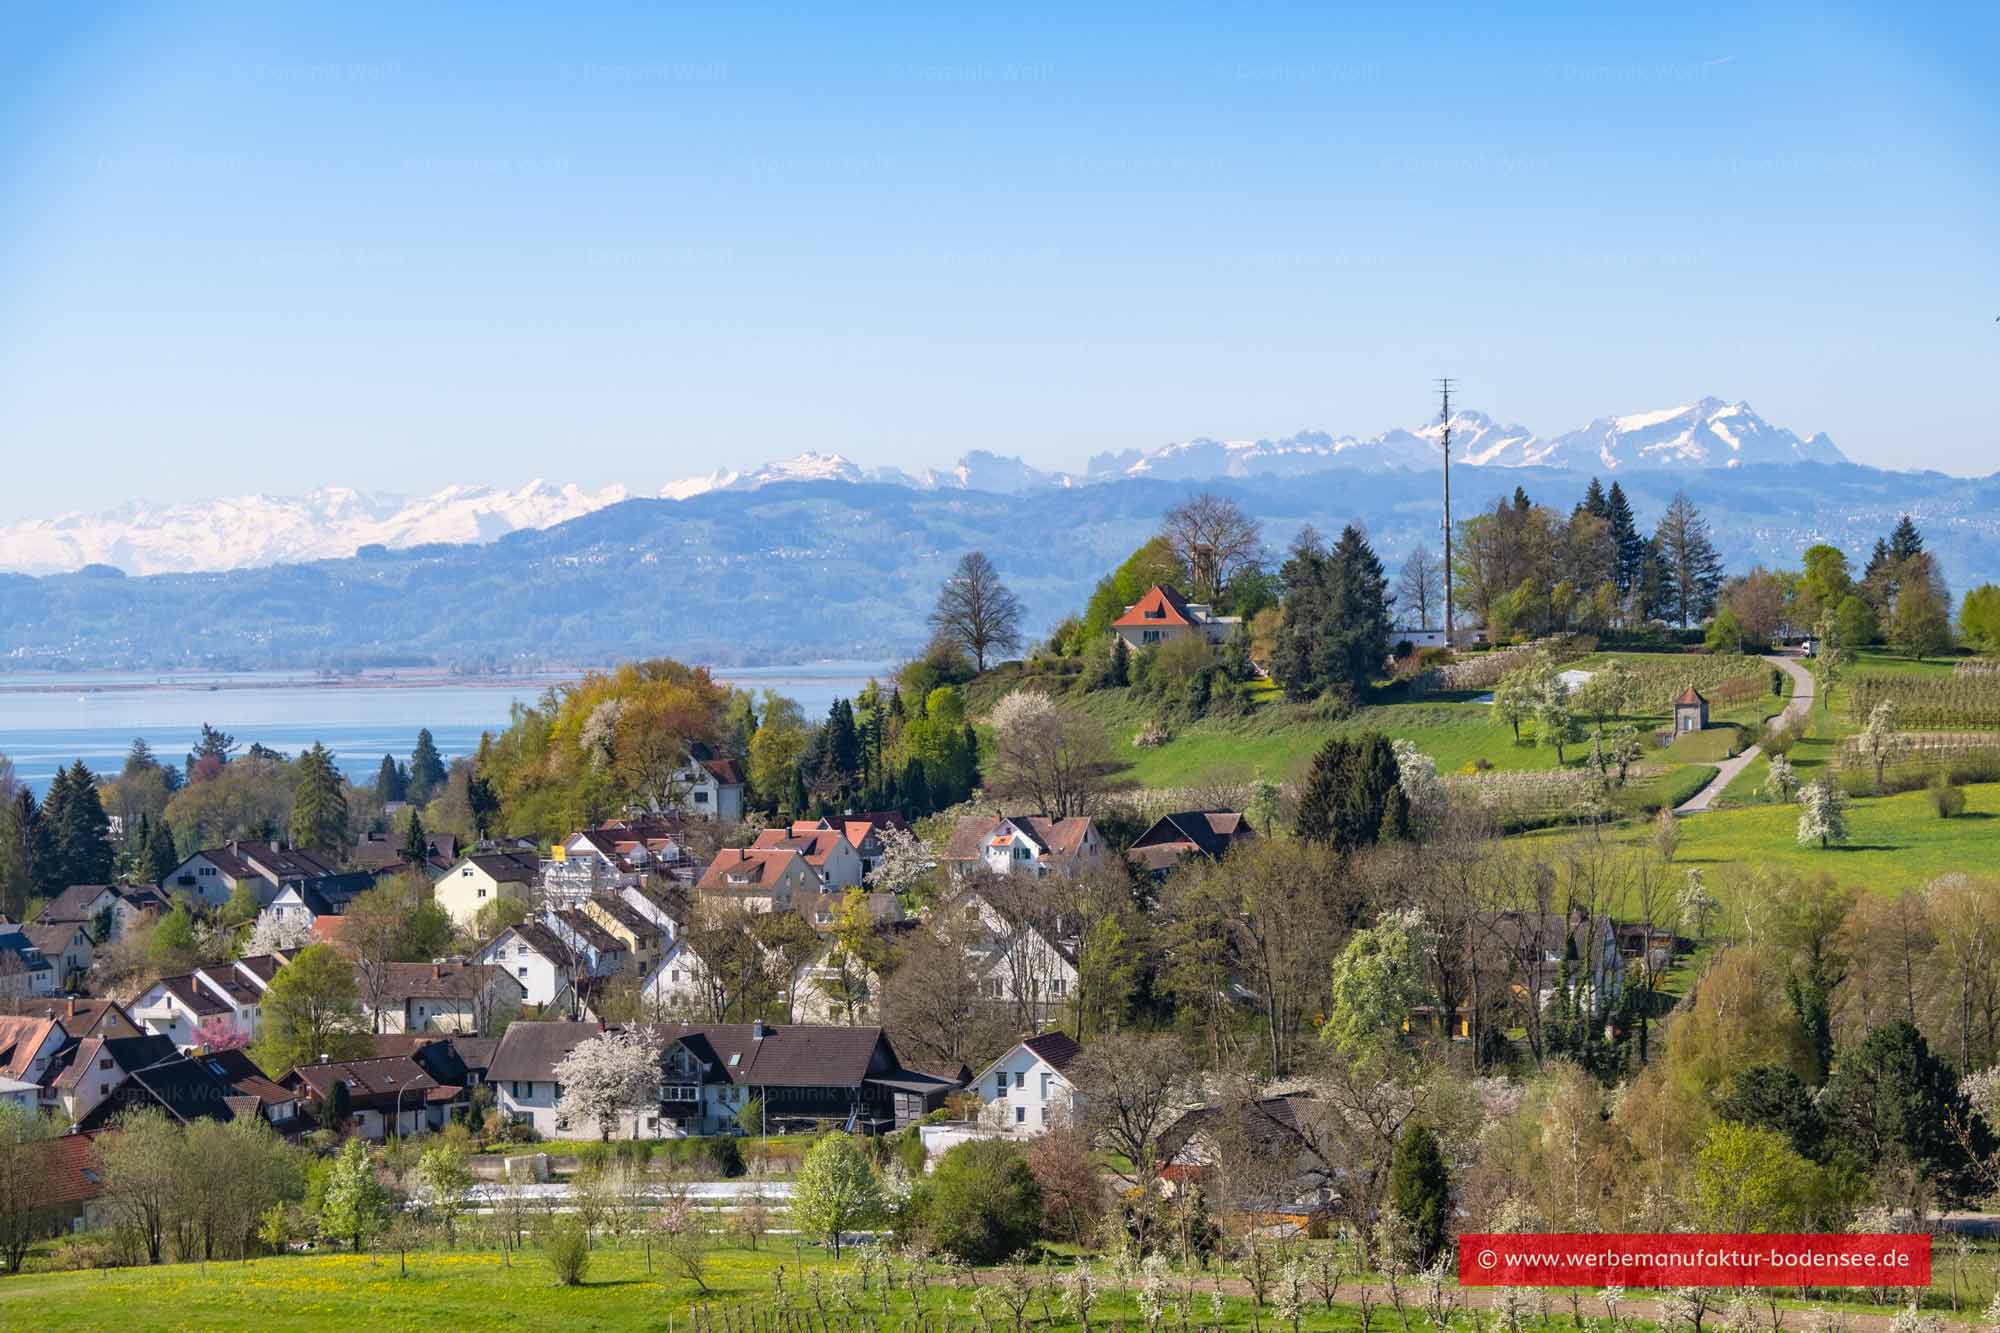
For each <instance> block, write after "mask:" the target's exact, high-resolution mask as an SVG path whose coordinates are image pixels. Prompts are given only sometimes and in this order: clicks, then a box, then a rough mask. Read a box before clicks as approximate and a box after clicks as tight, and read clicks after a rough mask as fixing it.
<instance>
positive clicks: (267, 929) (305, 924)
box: [243, 912, 313, 956]
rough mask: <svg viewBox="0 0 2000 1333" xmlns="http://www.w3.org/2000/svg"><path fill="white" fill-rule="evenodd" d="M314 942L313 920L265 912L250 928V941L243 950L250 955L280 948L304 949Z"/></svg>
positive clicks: (270, 951)
mask: <svg viewBox="0 0 2000 1333" xmlns="http://www.w3.org/2000/svg"><path fill="white" fill-rule="evenodd" d="M312 942H313V933H312V923H311V922H309V921H302V920H299V919H298V918H296V917H280V916H275V915H273V914H272V913H270V912H265V913H263V914H261V915H260V916H258V918H257V924H256V925H254V926H252V927H251V928H250V942H249V943H248V944H246V945H244V946H243V952H244V953H245V954H246V955H250V956H255V955H257V954H266V953H276V952H277V951H278V950H280V949H285V950H291V949H303V948H305V947H306V946H307V945H308V944H311V943H312Z"/></svg>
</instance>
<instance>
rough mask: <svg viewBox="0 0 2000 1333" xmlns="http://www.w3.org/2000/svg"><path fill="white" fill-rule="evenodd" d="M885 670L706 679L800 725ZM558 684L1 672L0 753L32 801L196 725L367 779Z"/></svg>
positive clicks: (457, 744)
mask: <svg viewBox="0 0 2000 1333" xmlns="http://www.w3.org/2000/svg"><path fill="white" fill-rule="evenodd" d="M887 670H888V667H886V666H885V665H883V664H880V663H871V662H825V663H818V664H815V665H811V666H790V667H735V668H729V669H726V670H718V671H717V672H716V675H717V676H718V677H719V678H720V679H722V680H725V681H727V682H729V683H730V684H732V685H739V686H742V687H743V688H745V689H751V690H759V691H761V690H764V689H767V688H768V689H774V690H776V691H778V693H780V694H785V695H789V696H791V697H792V698H793V699H796V700H798V703H799V706H800V707H801V708H802V709H803V710H804V711H805V714H806V716H807V717H808V718H818V717H822V716H824V715H825V713H826V710H827V708H828V707H829V706H830V705H831V704H832V703H833V701H834V699H835V698H836V697H840V696H849V697H851V696H852V695H853V694H854V692H855V691H857V690H859V689H860V688H861V687H862V686H863V685H864V684H866V683H867V681H868V678H869V677H870V676H872V675H880V674H882V673H884V672H886V671H887ZM560 679H561V678H560V677H546V678H543V677H536V678H525V677H524V678H521V679H518V680H511V681H498V682H494V683H490V684H488V683H482V684H459V683H424V684H411V683H400V682H396V681H393V680H386V679H380V678H377V679H375V683H373V684H370V685H367V686H354V685H326V684H320V683H317V682H315V681H314V679H313V678H312V677H311V676H310V675H309V674H305V673H298V672H270V673H242V672H239V673H233V674H227V675H224V674H215V675H208V674H198V673H191V672H189V673H178V674H175V675H173V676H148V675H143V674H138V673H132V672H122V673H119V672H102V673H92V674H88V675H74V676H62V675H48V674H39V673H32V674H31V673H21V674H15V675H5V676H0V754H5V755H6V756H7V757H8V758H10V759H12V760H13V761H14V770H15V774H16V776H18V777H19V778H21V779H22V780H23V781H24V782H27V783H28V784H29V785H30V786H32V787H33V788H34V789H35V791H36V793H37V794H40V793H41V792H42V791H44V790H46V789H47V787H48V783H49V780H50V779H51V778H52V777H54V775H55V772H56V769H57V768H58V767H67V766H68V765H69V764H70V763H71V762H73V761H74V760H77V759H81V760H83V762H84V763H85V764H88V765H89V766H90V767H91V768H92V769H93V770H95V771H97V772H100V773H103V772H116V771H117V769H118V767H119V766H120V765H121V764H122V763H123V762H124V760H125V752H126V750H127V749H129V748H130V747H131V744H132V738H133V737H135V736H143V737H145V738H146V741H147V743H148V744H150V745H151V746H152V747H153V752H154V753H155V754H157V755H158V756H159V757H160V758H161V760H162V761H169V760H171V761H176V762H177V761H179V760H180V759H181V758H182V757H183V756H185V755H186V753H187V752H188V751H189V750H190V749H192V748H193V746H194V742H195V737H196V736H197V735H199V734H200V731H201V724H202V723H203V722H207V723H209V724H211V725H212V726H215V727H219V728H220V729H222V730H223V731H226V732H229V733H230V734H231V735H233V736H235V737H236V739H237V740H238V741H240V742H242V743H243V744H244V745H245V746H248V745H249V744H250V743H251V742H252V741H258V742H262V743H263V744H264V745H267V746H269V747H270V748H271V749H274V750H280V751H283V752H284V753H286V754H297V753H298V752H299V751H300V750H304V749H307V748H309V747H310V746H311V745H312V743H313V742H314V741H320V742H322V743H323V744H325V745H326V747H327V748H328V749H330V750H332V751H333V752H334V757H335V760H336V762H338V763H339V765H340V767H341V768H342V770H344V771H345V772H346V773H347V774H348V776H349V777H351V778H354V779H355V780H356V781H367V780H368V779H370V778H372V777H373V776H374V774H375V770H376V769H377V768H378V767H380V765H381V763H382V756H383V755H384V754H394V755H396V756H397V757H398V758H399V759H404V760H407V759H408V757H409V753H410V747H411V746H412V745H414V744H415V743H416V737H417V730H418V728H420V727H429V728H430V729H431V735H432V736H433V737H435V738H436V740H437V745H438V749H439V750H441V751H442V752H443V753H444V757H445V759H446V761H447V762H449V761H450V760H451V758H452V757H453V756H455V755H461V754H470V753H472V751H474V750H475V749H477V748H478V746H479V735H480V733H481V732H483V731H489V730H490V731H497V730H499V729H501V728H503V727H505V726H506V725H507V714H508V710H509V709H511V708H512V707H513V705H514V704H515V703H516V702H519V703H523V704H532V703H534V702H535V700H536V699H538V698H539V697H540V696H541V694H542V691H543V690H545V689H547V688H548V687H549V686H551V685H553V684H556V683H558V681H559V680H560Z"/></svg>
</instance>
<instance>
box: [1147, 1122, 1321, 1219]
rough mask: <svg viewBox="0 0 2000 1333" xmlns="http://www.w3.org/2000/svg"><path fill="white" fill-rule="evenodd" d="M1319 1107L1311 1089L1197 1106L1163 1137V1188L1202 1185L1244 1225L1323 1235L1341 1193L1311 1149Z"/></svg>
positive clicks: (1223, 1209)
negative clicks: (1335, 1201) (1310, 1141)
mask: <svg viewBox="0 0 2000 1333" xmlns="http://www.w3.org/2000/svg"><path fill="white" fill-rule="evenodd" d="M1315 1109H1316V1103H1315V1102H1314V1100H1313V1099H1312V1097H1311V1096H1310V1095H1309V1094H1306V1093H1286V1094H1284V1095H1281V1096H1277V1097H1261V1098H1257V1099H1255V1100H1239V1101H1234V1102H1220V1103H1213V1104H1210V1105H1208V1106H1198V1107H1196V1108H1194V1109H1193V1110H1191V1111H1189V1112H1188V1113H1187V1114H1185V1115H1183V1116H1182V1117H1181V1118H1180V1119H1179V1120H1176V1121H1175V1122H1174V1123H1173V1124H1172V1125H1170V1126H1168V1127H1167V1130H1166V1132H1165V1133H1163V1134H1162V1135H1161V1136H1160V1148H1159V1159H1160V1162H1161V1164H1162V1165H1161V1172H1160V1175H1161V1181H1162V1186H1163V1188H1164V1189H1165V1191H1166V1192H1167V1193H1168V1194H1169V1195H1174V1194H1178V1193H1180V1192H1181V1191H1183V1190H1185V1189H1187V1188H1188V1187H1189V1186H1191V1185H1200V1186H1201V1187H1202V1188H1203V1190H1204V1192H1205V1194H1206V1196H1207V1197H1208V1199H1209V1200H1210V1201H1211V1204H1212V1205H1213V1206H1216V1207H1217V1208H1218V1210H1219V1211H1221V1212H1223V1213H1224V1214H1226V1215H1227V1216H1228V1217H1229V1218H1230V1219H1231V1220H1232V1224H1233V1225H1235V1226H1238V1227H1242V1228H1246V1229H1255V1230H1259V1231H1265V1232H1272V1233H1277V1234H1287V1233H1289V1234H1294V1235H1300V1236H1324V1235H1325V1234H1326V1228H1327V1226H1328V1224H1329V1221H1330V1218H1331V1213H1332V1203H1333V1201H1334V1199H1335V1197H1336V1195H1335V1190H1334V1188H1333V1181H1332V1179H1331V1176H1330V1173H1329V1172H1328V1169H1327V1164H1326V1163H1325V1162H1324V1161H1322V1160H1320V1159H1319V1158H1318V1157H1317V1156H1315V1155H1314V1154H1313V1153H1312V1152H1311V1151H1310V1150H1309V1149H1308V1147H1307V1142H1308V1135H1309V1134H1310V1133H1311V1132H1312V1124H1311V1119H1310V1118H1311V1117H1312V1116H1313V1115H1314V1114H1315ZM1322 1114H1323V1113H1322Z"/></svg>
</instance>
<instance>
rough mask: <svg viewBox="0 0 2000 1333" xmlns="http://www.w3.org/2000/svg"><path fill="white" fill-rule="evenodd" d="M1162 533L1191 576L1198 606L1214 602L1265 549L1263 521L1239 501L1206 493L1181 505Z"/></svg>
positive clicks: (1191, 591)
mask: <svg viewBox="0 0 2000 1333" xmlns="http://www.w3.org/2000/svg"><path fill="white" fill-rule="evenodd" d="M1160 535H1161V536H1162V537H1165V538H1166V539H1167V544H1168V545H1169V546H1171V547H1173V549H1174V555H1175V556H1176V557H1177V558H1178V559H1179V560H1180V562H1181V565H1182V567H1183V568H1185V569H1186V570H1187V572H1188V584H1189V587H1188V592H1189V595H1190V596H1192V597H1193V598H1194V600H1195V601H1197V602H1210V603H1212V602H1214V601H1215V600H1216V598H1218V597H1220V596H1221V595H1222V590H1223V588H1224V586H1225V585H1227V584H1228V582H1229V577H1230V575H1232V574H1234V573H1236V571H1237V570H1239V569H1241V568H1243V567H1244V566H1245V565H1247V564H1249V563H1251V562H1252V561H1254V560H1255V559H1256V558H1257V555H1258V553H1259V552H1260V551H1261V550H1262V549H1263V543H1264V536H1263V531H1262V529H1261V528H1259V527H1258V525H1257V520H1255V519H1253V518H1251V517H1250V516H1249V515H1248V514H1246V513H1244V512H1243V510H1242V508H1241V507H1240V506H1238V505H1237V503H1236V502H1235V501H1234V500H1226V499H1224V498H1223V497H1221V496H1219V495H1215V494H1212V493H1210V492H1208V491H1203V492H1202V493H1201V494H1200V495H1197V496H1195V497H1194V498H1192V499H1190V500H1188V501H1186V502H1185V503H1182V504H1178V505H1175V506H1174V507H1173V508H1172V509H1169V510H1168V511H1167V515H1166V517H1165V518H1164V519H1162V520H1161V522H1160Z"/></svg>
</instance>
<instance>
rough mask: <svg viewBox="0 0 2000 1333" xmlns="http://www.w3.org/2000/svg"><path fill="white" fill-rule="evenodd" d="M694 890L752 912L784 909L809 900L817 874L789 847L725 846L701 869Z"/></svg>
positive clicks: (816, 888) (816, 885)
mask: <svg viewBox="0 0 2000 1333" xmlns="http://www.w3.org/2000/svg"><path fill="white" fill-rule="evenodd" d="M695 888H696V891H697V892H698V893H700V894H703V895H713V896H715V897H718V898H726V899H728V900H730V901H733V902H735V903H737V904H738V905H740V906H742V907H743V908H745V909H746V910H748V911H752V912H784V911H791V910H793V909H794V908H795V907H796V906H797V905H798V904H800V903H804V902H810V901H812V899H813V897H814V896H815V895H817V894H818V893H819V889H820V881H819V875H818V874H817V873H815V872H814V870H813V868H812V867H811V866H810V865H808V864H806V859H805V857H804V856H802V855H800V854H799V853H798V852H797V851H796V850H794V849H793V848H790V847H749V848H739V847H725V848H723V849H722V850H721V851H719V852H717V853H716V854H715V859H714V860H713V861H710V862H709V863H708V869H706V870H704V871H702V874H701V881H700V883H698V884H697V885H696V886H695Z"/></svg>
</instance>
